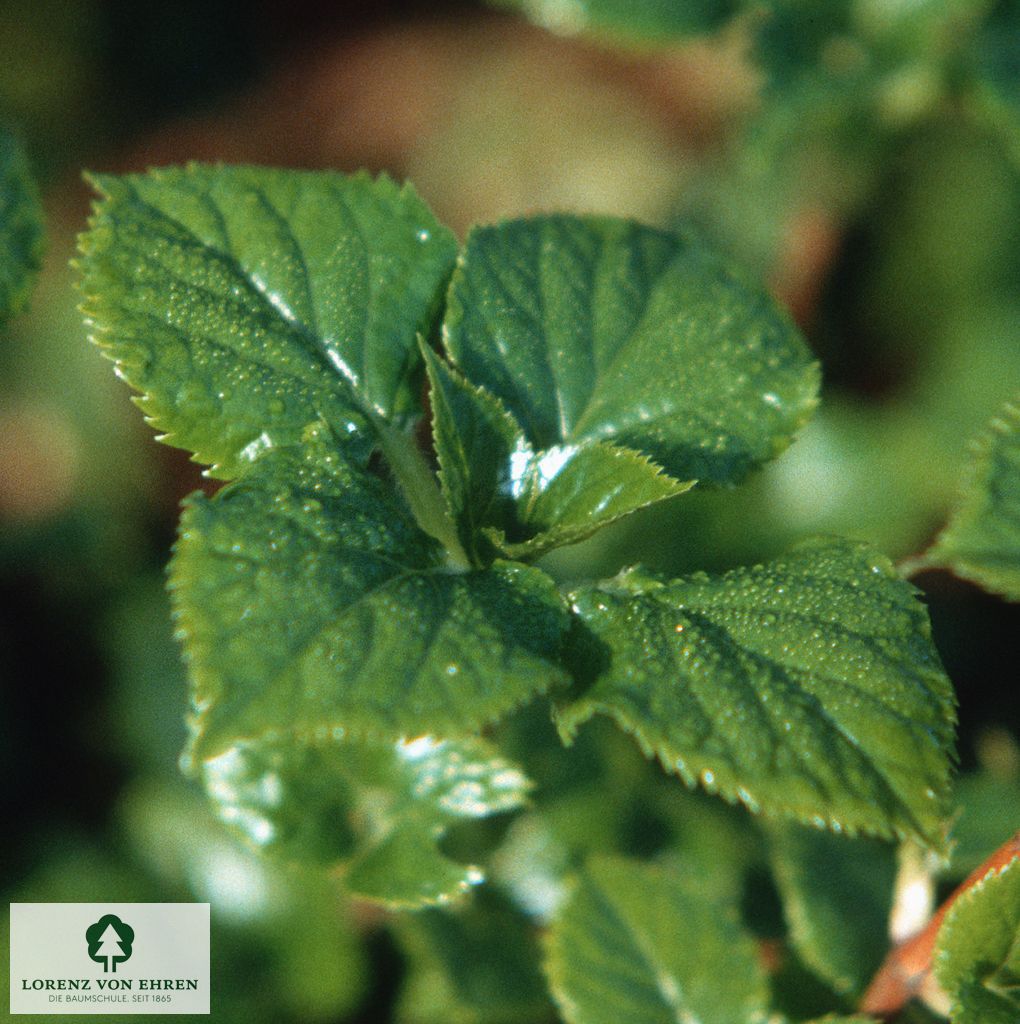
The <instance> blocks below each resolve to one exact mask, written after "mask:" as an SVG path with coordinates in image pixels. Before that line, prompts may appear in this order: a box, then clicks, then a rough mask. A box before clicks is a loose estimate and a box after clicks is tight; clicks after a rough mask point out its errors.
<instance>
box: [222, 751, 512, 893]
mask: <svg viewBox="0 0 1020 1024" xmlns="http://www.w3.org/2000/svg"><path fill="white" fill-rule="evenodd" d="M202 779H203V782H204V784H205V788H206V792H207V793H208V794H209V796H210V798H211V799H212V801H213V803H214V805H215V808H216V811H217V814H218V815H219V817H220V818H221V819H222V820H223V821H225V822H226V823H227V824H228V825H230V826H231V827H233V828H235V829H237V830H238V831H240V832H241V833H242V834H243V835H244V836H245V838H246V839H247V840H248V841H249V842H251V843H252V844H254V845H255V846H256V847H258V848H259V849H261V850H264V851H265V852H267V853H270V854H273V855H276V856H280V857H283V858H284V859H286V860H290V861H296V862H311V863H314V864H319V865H323V866H331V865H336V864H343V865H345V868H346V876H345V881H346V885H347V887H348V888H349V889H350V890H351V891H352V892H355V893H357V894H358V895H360V896H364V897H366V898H368V899H373V900H378V901H381V902H383V903H386V904H389V905H392V906H424V905H427V904H430V903H440V902H445V901H446V900H448V899H451V898H453V897H454V896H457V895H459V894H461V893H463V892H465V891H466V890H467V889H468V888H469V887H470V886H471V885H474V884H476V883H478V882H480V881H481V880H482V877H483V876H482V873H481V871H480V870H479V869H478V868H476V867H471V866H467V865H463V864H458V863H456V862H455V861H453V860H450V859H449V858H448V857H446V856H445V855H444V854H442V853H441V852H440V850H439V845H438V844H439V841H440V840H441V839H442V837H443V834H444V832H445V831H446V829H447V828H448V827H449V825H450V824H452V823H453V822H455V821H457V820H459V819H465V818H482V817H487V816H488V815H491V814H499V813H503V812H506V811H510V810H514V809H516V808H518V807H520V806H521V805H522V804H523V803H524V801H525V799H526V797H527V794H528V790H529V789H530V783H529V782H528V780H527V778H526V777H525V776H524V774H523V772H521V771H520V769H519V768H517V767H516V766H515V765H514V764H512V763H511V762H509V761H507V760H506V759H505V758H503V757H501V756H499V754H498V753H497V751H496V749H495V748H494V747H492V746H491V745H489V744H488V743H486V742H484V741H482V740H479V739H467V740H461V741H444V740H433V739H430V738H429V737H427V736H420V737H418V738H417V739H414V740H409V741H399V742H397V743H385V744H384V743H375V742H367V741H363V740H352V739H342V740H334V741H328V742H326V743H321V744H301V743H295V742H293V741H292V740H282V741H261V742H257V743H239V744H237V745H236V746H234V747H232V748H231V749H230V750H228V751H227V752H226V753H224V754H221V755H219V756H218V757H215V758H212V759H211V760H209V761H207V762H205V764H204V765H203V766H202Z"/></svg>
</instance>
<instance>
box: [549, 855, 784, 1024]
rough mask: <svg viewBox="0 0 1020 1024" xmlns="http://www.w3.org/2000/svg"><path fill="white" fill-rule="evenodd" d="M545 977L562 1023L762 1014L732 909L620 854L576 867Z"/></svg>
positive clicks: (756, 978)
mask: <svg viewBox="0 0 1020 1024" xmlns="http://www.w3.org/2000/svg"><path fill="white" fill-rule="evenodd" d="M546 974H547V975H548V977H549V983H550V986H551V988H552V993H553V998H554V999H555V1000H556V1003H557V1005H558V1006H559V1009H560V1013H561V1014H562V1016H563V1018H564V1020H566V1021H567V1022H568V1024H618V1022H619V1021H628V1022H629V1024H672V1022H675V1021H682V1020H697V1021H701V1022H702V1024H751V1022H755V1024H762V1022H764V1020H765V1017H766V1014H765V1000H766V985H765V978H764V974H763V971H762V969H761V967H760V966H759V964H758V961H757V958H756V954H755V948H754V945H753V943H752V941H751V938H750V936H748V935H746V934H745V933H744V932H743V931H742V929H741V928H740V925H739V924H738V922H737V918H736V914H735V912H733V911H732V908H729V907H726V906H725V905H720V904H718V903H716V902H714V901H712V900H708V899H706V898H705V897H704V896H703V895H701V894H700V893H699V892H698V890H697V888H696V887H695V886H693V885H685V884H684V883H683V881H682V878H681V876H679V875H676V874H674V873H672V872H670V871H667V870H664V869H661V868H656V867H652V866H649V865H646V864H641V863H639V862H636V861H630V860H625V859H623V858H620V857H597V858H593V859H592V860H591V861H590V862H589V863H588V865H587V866H586V867H585V869H584V870H583V871H582V872H581V874H580V877H579V878H578V880H577V885H576V888H575V889H574V892H573V894H572V895H571V897H570V899H569V900H568V902H567V903H566V905H565V906H564V907H563V909H562V910H561V911H560V913H559V915H558V917H557V918H556V920H555V921H554V922H553V925H552V929H551V932H550V935H549V938H548V945H547V956H546ZM721 979H725V981H724V982H721Z"/></svg>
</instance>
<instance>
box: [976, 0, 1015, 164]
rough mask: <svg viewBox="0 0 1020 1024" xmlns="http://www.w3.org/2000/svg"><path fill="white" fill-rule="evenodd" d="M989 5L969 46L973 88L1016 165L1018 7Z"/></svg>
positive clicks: (1008, 2) (1005, 1) (1002, 1)
mask: <svg viewBox="0 0 1020 1024" xmlns="http://www.w3.org/2000/svg"><path fill="white" fill-rule="evenodd" d="M991 7H992V10H991V13H990V16H989V17H988V19H987V20H986V21H985V24H984V25H983V26H982V27H981V31H980V32H979V33H978V34H977V36H976V38H975V40H974V44H973V47H972V53H971V59H972V62H973V72H974V79H975V91H976V94H977V98H978V101H979V103H980V104H981V105H982V106H983V107H984V108H985V109H986V110H987V112H988V114H989V115H990V119H991V122H992V124H993V125H994V126H995V128H996V129H997V130H998V131H999V133H1000V134H1001V136H1002V139H1003V141H1004V142H1005V144H1006V148H1007V149H1008V151H1009V153H1010V155H1011V156H1012V158H1013V160H1014V161H1015V162H1016V163H1017V164H1018V165H1020V11H1018V9H1017V5H1016V4H1015V3H1013V2H1012V0H999V2H998V3H994V4H992V5H991Z"/></svg>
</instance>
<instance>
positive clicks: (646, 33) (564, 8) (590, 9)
mask: <svg viewBox="0 0 1020 1024" xmlns="http://www.w3.org/2000/svg"><path fill="white" fill-rule="evenodd" d="M491 2H492V3H493V4H494V5H495V6H499V7H512V8H515V9H516V10H519V11H520V12H521V13H522V14H524V15H525V16H526V17H527V18H529V19H530V20H531V21H534V22H535V23H537V24H539V25H541V26H543V27H544V28H548V29H551V30H552V31H554V32H569V33H576V32H596V33H603V32H608V33H611V34H612V35H615V36H620V37H623V38H625V39H634V40H648V41H652V42H660V43H669V42H676V41H677V40H681V39H684V38H685V37H688V36H691V35H696V34H700V33H705V32H710V31H712V30H714V29H717V28H719V27H720V26H721V25H723V24H724V23H725V22H726V21H727V19H728V18H730V17H731V16H732V15H733V13H734V12H735V11H736V10H737V7H738V5H737V4H736V3H734V2H732V0H685V2H684V3H677V2H676V0H576V2H573V3H570V4H564V3H563V2H562V0H491Z"/></svg>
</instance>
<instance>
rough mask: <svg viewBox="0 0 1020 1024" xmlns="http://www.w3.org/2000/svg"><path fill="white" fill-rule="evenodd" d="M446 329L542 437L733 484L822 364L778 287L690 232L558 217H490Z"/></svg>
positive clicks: (457, 277)
mask: <svg viewBox="0 0 1020 1024" xmlns="http://www.w3.org/2000/svg"><path fill="white" fill-rule="evenodd" d="M444 340H445V344H446V348H447V352H448V353H449V355H450V356H451V358H452V359H453V361H454V363H455V364H456V365H457V366H458V367H459V368H460V370H461V371H462V372H463V373H464V374H465V376H466V377H467V378H468V379H469V380H470V381H471V382H472V383H474V384H476V385H479V386H481V387H484V388H485V389H486V390H488V391H490V392H491V393H492V394H494V395H496V397H498V398H499V399H500V400H501V401H502V402H503V403H504V404H505V406H506V407H507V409H508V410H509V411H510V413H511V414H512V415H513V416H514V417H515V418H516V420H517V421H518V422H519V423H520V424H521V426H522V427H523V428H524V432H525V435H526V437H527V440H528V442H529V443H530V445H531V446H532V447H533V448H535V449H536V450H538V451H546V450H549V449H554V448H558V447H560V446H577V445H583V444H585V443H590V442H593V441H610V442H613V443H615V444H618V445H620V446H622V447H625V448H630V449H633V450H634V451H637V452H640V453H641V454H643V455H645V456H648V457H649V458H651V459H652V460H653V461H654V462H656V463H658V464H659V465H660V466H662V467H663V469H664V470H665V471H666V472H667V473H669V474H670V475H671V476H672V477H674V478H675V479H677V480H693V479H699V480H706V481H712V482H716V483H732V482H734V481H736V480H738V479H740V477H742V476H743V475H745V474H746V473H747V472H748V471H749V470H750V469H752V468H753V467H754V466H756V465H757V464H759V463H761V462H763V461H765V460H767V459H769V458H772V457H773V456H774V455H776V454H777V453H778V452H780V451H782V449H783V448H785V447H786V445H787V444H788V443H789V441H790V439H791V437H792V436H793V434H794V432H795V431H796V430H797V429H798V428H799V427H800V426H801V425H802V424H803V423H804V422H805V420H806V419H807V417H808V416H809V415H810V413H811V411H812V409H813V408H814V405H815V394H816V391H817V387H818V372H817V367H816V366H815V365H814V363H812V361H811V359H810V356H809V354H808V352H807V349H806V348H805V346H804V344H803V342H802V341H801V339H800V337H799V335H798V334H797V331H796V329H795V328H794V327H793V325H792V324H791V322H790V321H789V319H788V318H787V317H786V316H785V315H784V314H782V313H781V312H780V311H779V310H778V309H777V307H776V306H775V305H774V303H773V302H772V301H771V300H770V299H769V297H768V296H767V295H766V294H765V292H764V291H762V290H760V289H758V288H755V287H752V286H750V285H748V284H747V283H745V282H744V281H743V280H742V279H741V277H740V276H739V275H737V274H736V273H734V272H733V271H732V270H731V269H730V268H729V267H727V266H726V265H725V264H724V263H723V262H721V261H720V260H719V259H718V258H717V257H715V256H714V255H712V254H711V253H709V252H707V251H706V250H704V249H703V248H701V247H700V246H698V245H696V244H695V243H693V242H691V241H690V240H688V239H686V238H684V237H682V236H678V235H673V234H670V233H667V232H663V231H658V230H654V229H652V228H647V227H642V226H641V225H639V224H635V223H633V222H630V221H623V220H616V219H612V218H598V217H587V218H582V217H572V216H566V215H564V216H550V217H538V218H533V219H529V220H520V221H509V222H506V223H503V224H500V225H497V226H495V227H486V228H479V229H476V230H475V231H473V232H472V233H471V235H470V236H469V238H468V241H467V245H466V247H465V250H464V252H463V253H462V255H461V259H460V263H459V266H458V269H457V270H456V272H455V273H454V276H453V279H452V282H451V288H450V296H449V302H448V306H447V314H446V318H445V322H444Z"/></svg>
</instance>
